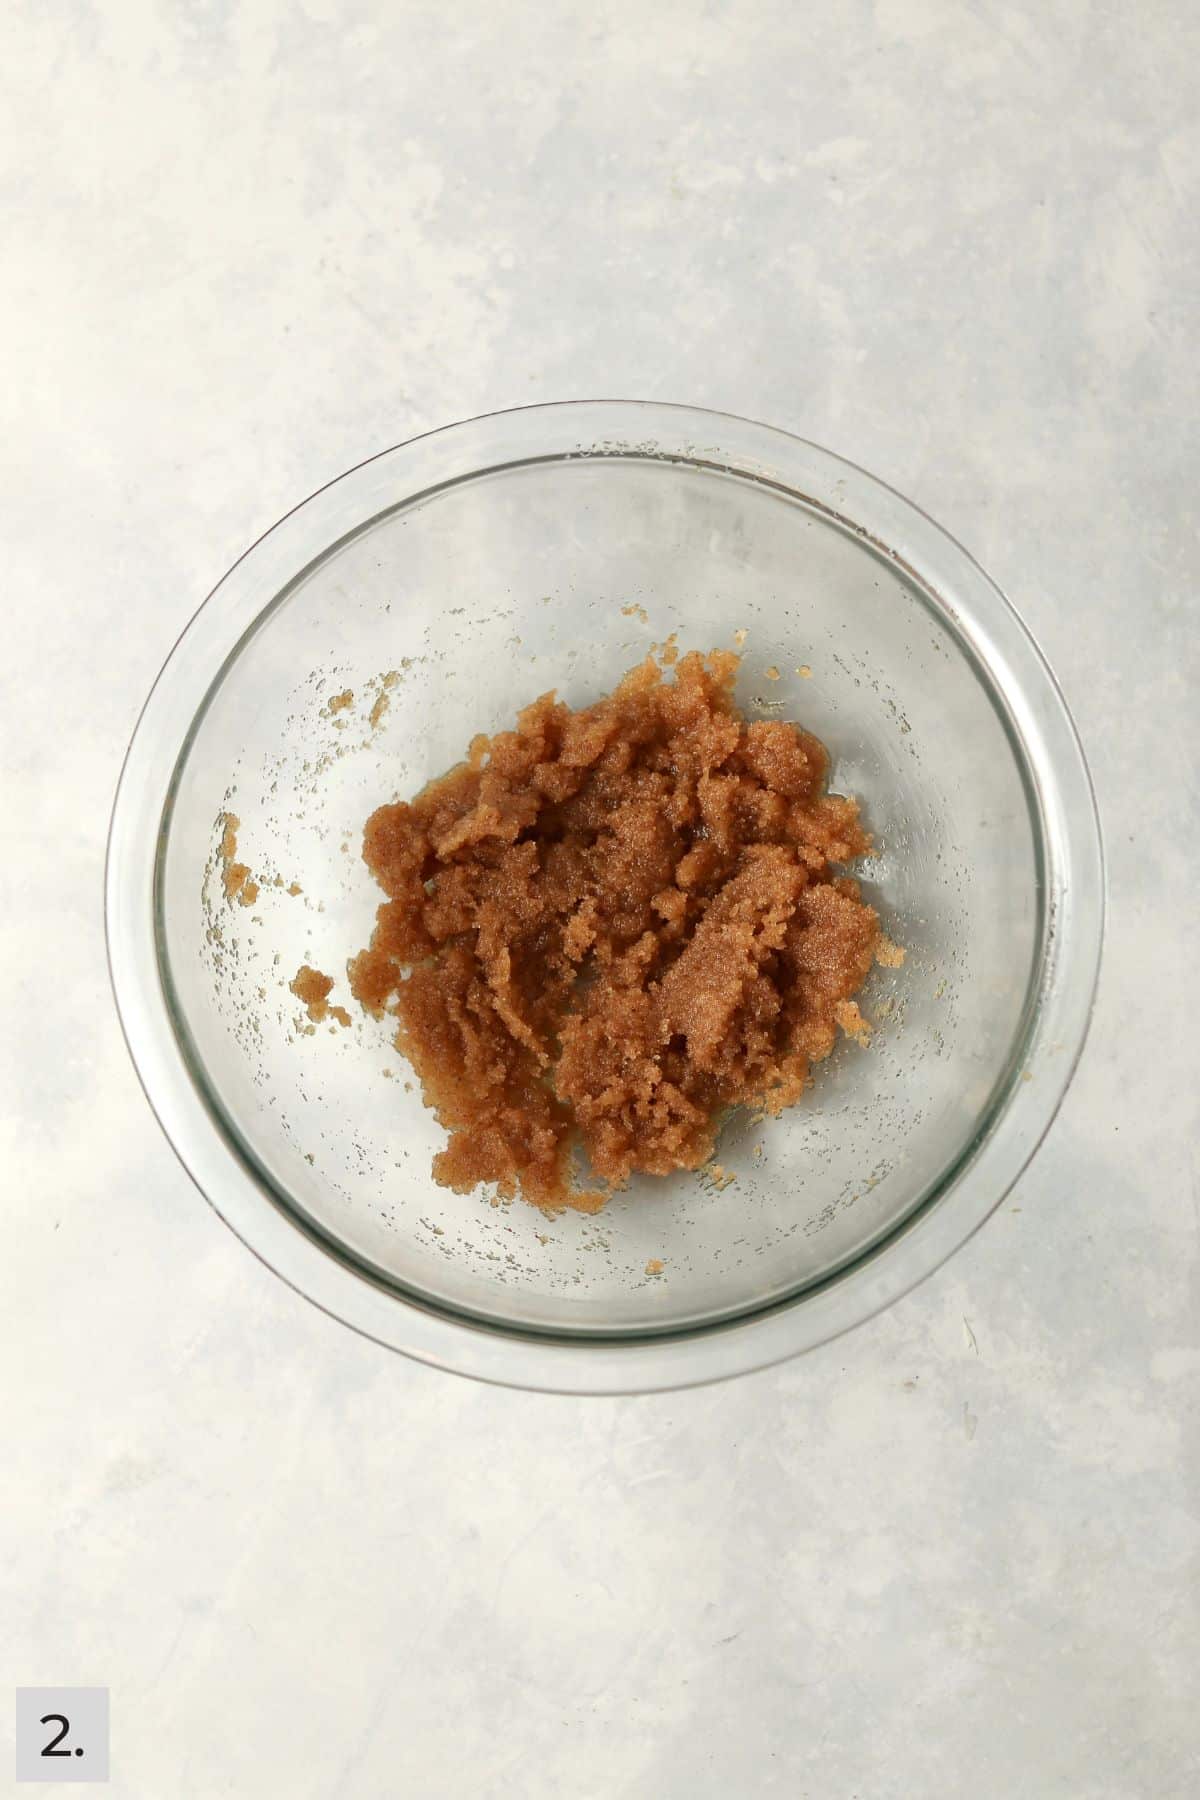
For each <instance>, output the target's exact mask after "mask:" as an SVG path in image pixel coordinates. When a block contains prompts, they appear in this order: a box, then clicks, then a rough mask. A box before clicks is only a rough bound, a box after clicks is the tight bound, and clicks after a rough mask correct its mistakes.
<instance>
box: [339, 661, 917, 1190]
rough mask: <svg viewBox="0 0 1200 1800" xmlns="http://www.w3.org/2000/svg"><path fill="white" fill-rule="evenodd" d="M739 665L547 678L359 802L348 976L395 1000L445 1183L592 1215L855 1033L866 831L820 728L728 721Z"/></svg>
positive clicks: (864, 962) (680, 1165)
mask: <svg viewBox="0 0 1200 1800" xmlns="http://www.w3.org/2000/svg"><path fill="white" fill-rule="evenodd" d="M738 663H739V658H738V657H737V656H736V655H734V654H733V653H731V652H727V651H713V652H711V653H710V654H709V655H708V656H700V655H698V654H695V653H693V654H691V655H688V656H685V657H683V658H682V659H681V660H680V662H679V663H678V666H677V667H676V669H675V670H674V679H670V678H669V676H665V675H664V673H663V670H662V669H661V668H660V667H659V665H658V664H657V663H656V662H655V661H654V659H653V658H652V657H651V658H649V659H648V660H647V661H646V662H644V663H642V664H641V665H640V666H639V667H638V668H636V669H633V670H632V671H631V672H630V673H629V674H628V675H627V676H626V677H625V679H624V680H623V681H622V682H621V684H620V686H619V687H618V688H617V689H616V690H615V691H614V692H613V693H612V694H611V695H609V696H608V697H607V698H605V699H603V700H600V701H598V702H597V704H596V705H594V706H590V707H587V708H585V709H584V710H583V711H581V712H572V711H571V709H570V708H569V707H567V706H565V705H563V704H562V703H561V702H560V701H557V700H556V699H555V697H554V695H553V694H546V695H544V696H543V697H542V698H541V699H540V700H535V701H534V702H533V704H532V705H531V706H528V707H526V709H525V710H524V712H522V713H521V714H520V716H519V718H518V719H517V725H516V729H515V731H505V732H501V733H499V734H498V735H497V736H495V737H493V738H484V737H478V738H476V739H475V740H474V742H473V743H472V744H471V746H470V752H469V758H468V760H467V761H466V762H464V763H461V764H459V766H458V767H457V768H454V769H451V770H450V772H449V774H447V775H443V776H442V777H441V779H440V780H437V781H434V782H431V783H430V785H429V786H428V787H427V788H425V789H424V791H423V792H422V793H420V794H418V796H417V797H416V799H415V800H413V801H411V802H409V801H397V802H396V803H395V804H394V805H389V806H381V807H380V808H379V809H378V811H376V812H374V813H373V814H372V815H371V817H370V818H369V819H368V820H367V824H366V827H365V830H364V834H363V856H364V859H365V861H366V863H367V866H368V868H369V869H370V870H371V872H372V874H373V875H374V876H375V878H376V880H377V881H378V883H379V885H380V887H381V888H382V889H383V891H384V892H385V894H386V895H387V896H388V897H387V899H386V901H385V902H384V904H383V905H382V906H381V907H380V908H379V913H378V919H377V924H376V927H375V931H374V934H373V936H372V939H371V943H370V947H369V948H368V949H366V950H364V951H362V952H361V953H360V954H359V955H358V956H357V957H356V958H355V959H354V961H353V962H352V963H351V965H350V977H351V986H352V988H353V991H354V993H355V994H356V996H357V997H358V999H359V1000H360V1001H361V1002H362V1003H363V1005H364V1006H365V1007H367V1008H368V1010H370V1011H372V1012H375V1013H380V1012H383V1011H385V1010H390V1011H392V1012H394V1015H395V1017H396V1019H397V1020H398V1025H399V1029H398V1031H397V1034H396V1044H397V1047H398V1048H399V1049H400V1050H401V1051H402V1052H403V1053H404V1055H405V1056H406V1057H407V1058H408V1059H409V1061H410V1062H411V1063H412V1065H413V1068H414V1069H415V1070H416V1072H417V1075H418V1076H419V1078H420V1080H421V1084H422V1087H423V1090H424V1095H425V1100H426V1103H427V1104H428V1105H429V1106H431V1107H433V1109H434V1110H435V1112H436V1114H437V1117H438V1119H439V1121H440V1122H441V1124H442V1125H443V1126H444V1127H445V1128H446V1130H447V1131H448V1133H449V1143H448V1144H447V1146H446V1148H445V1149H444V1150H443V1151H442V1152H441V1153H440V1154H439V1155H438V1156H437V1157H436V1158H435V1159H434V1175H435V1178H436V1179H437V1181H438V1182H440V1183H441V1184H442V1185H443V1186H446V1187H451V1188H454V1189H456V1190H457V1191H459V1192H467V1191H469V1190H470V1189H472V1188H474V1187H475V1186H476V1185H477V1184H479V1183H481V1182H487V1183H494V1184H495V1185H496V1187H497V1188H498V1191H499V1193H500V1194H501V1195H502V1196H504V1197H506V1198H511V1197H513V1196H514V1195H516V1194H518V1193H520V1194H521V1195H523V1196H524V1198H525V1199H527V1200H530V1201H533V1202H534V1203H535V1204H536V1205H538V1206H542V1207H546V1208H558V1207H562V1206H577V1207H581V1208H582V1209H583V1210H586V1211H590V1210H594V1209H595V1208H596V1207H597V1206H599V1205H601V1204H602V1203H603V1200H604V1199H605V1198H606V1196H607V1193H608V1192H610V1191H611V1190H612V1189H613V1188H616V1187H620V1186H621V1185H622V1184H623V1183H624V1182H625V1181H627V1179H628V1178H629V1176H630V1175H632V1174H633V1173H634V1172H635V1171H642V1172H644V1173H647V1174H651V1175H666V1174H669V1173H670V1172H671V1171H672V1170H676V1169H695V1168H698V1167H699V1166H700V1165H701V1164H702V1163H704V1162H705V1161H706V1160H707V1159H708V1158H709V1157H710V1156H711V1155H712V1152H713V1147H714V1144H715V1140H716V1134H717V1130H718V1127H719V1125H720V1123H721V1121H722V1120H723V1118H724V1116H725V1114H726V1113H727V1112H728V1110H729V1109H730V1108H731V1107H734V1106H738V1105H748V1106H753V1107H755V1108H759V1109H761V1110H764V1111H766V1112H769V1113H778V1112H779V1111H780V1109H781V1108H782V1107H785V1106H788V1105H790V1104H791V1103H792V1102H793V1101H794V1100H796V1099H798V1098H799V1096H800V1094H801V1093H802V1092H803V1089H804V1087H805V1084H806V1082H807V1081H808V1077H809V1070H810V1067H811V1065H812V1064H813V1063H814V1062H817V1061H818V1060H819V1059H820V1058H821V1057H823V1056H826V1055H828V1053H829V1051H830V1050H831V1049H832V1047H833V1044H834V1041H835V1038H836V1035H837V1030H838V1026H839V1024H841V1025H842V1027H843V1028H844V1029H847V1030H850V1031H852V1032H854V1033H855V1034H856V1035H857V1034H859V1033H860V1032H861V1031H863V1030H864V1029H865V1021H863V1020H862V1017H861V1015H860V1014H859V1012H858V1008H857V1007H856V1006H855V1005H854V1004H853V1002H852V999H851V996H852V995H854V994H855V993H856V992H857V991H858V989H859V988H860V987H861V986H862V984H863V982H864V981H865V979H866V976H867V973H868V971H869V970H870V968H871V964H872V961H873V960H874V958H875V955H876V951H877V949H878V948H879V947H880V945H881V944H885V943H886V941H885V940H882V939H881V936H880V927H879V920H878V917H877V915H876V914H875V912H874V911H873V910H872V909H871V907H869V906H866V905H865V904H864V903H863V902H862V900H861V899H860V898H859V888H858V884H857V882H855V881H854V880H853V879H851V877H849V876H848V875H845V874H842V873H839V872H838V866H839V865H840V864H844V863H847V862H849V861H850V860H851V859H852V858H854V857H857V856H861V855H862V854H863V853H864V852H865V851H866V850H867V849H869V847H870V839H869V837H868V835H867V833H866V832H865V831H864V830H863V828H862V826H861V825H860V824H859V821H858V805H857V802H856V801H854V800H851V799H845V798H843V797H841V796H839V795H835V794H828V793H826V792H825V791H824V787H823V782H824V776H825V770H826V766H827V760H828V759H827V757H826V753H825V750H824V749H823V747H822V746H821V745H820V744H819V743H818V742H817V740H816V739H815V738H813V737H811V736H810V735H809V734H808V733H807V732H805V731H802V730H801V729H800V728H799V727H798V726H796V725H790V724H785V723H783V722H782V721H779V720H765V721H759V722H756V723H753V724H751V723H748V722H747V720H746V719H745V718H744V717H743V716H742V714H741V713H740V712H739V710H738V708H737V706H736V705H735V703H734V700H733V684H734V679H735V677H736V674H737V670H738ZM576 1148H578V1149H580V1150H581V1151H582V1152H583V1154H584V1156H585V1157H586V1160H587V1163H588V1164H589V1165H590V1169H591V1171H592V1174H593V1176H594V1177H595V1178H596V1179H597V1180H598V1182H599V1183H601V1184H603V1186H602V1188H601V1189H600V1191H591V1192H583V1191H581V1190H580V1189H579V1188H578V1186H577V1185H575V1183H574V1180H573V1172H572V1154H573V1151H574V1150H575V1149H576Z"/></svg>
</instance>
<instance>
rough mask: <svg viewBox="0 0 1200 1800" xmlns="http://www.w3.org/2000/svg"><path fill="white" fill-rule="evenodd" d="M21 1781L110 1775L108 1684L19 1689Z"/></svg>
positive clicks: (93, 1778) (90, 1778)
mask: <svg viewBox="0 0 1200 1800" xmlns="http://www.w3.org/2000/svg"><path fill="white" fill-rule="evenodd" d="M17 1780H18V1781H107V1780H108V1689H107V1688H18V1689H17Z"/></svg>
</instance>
